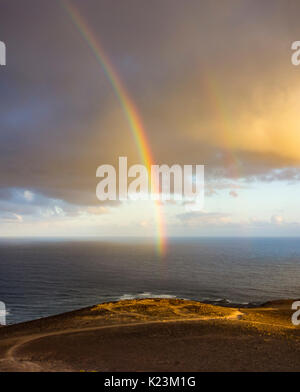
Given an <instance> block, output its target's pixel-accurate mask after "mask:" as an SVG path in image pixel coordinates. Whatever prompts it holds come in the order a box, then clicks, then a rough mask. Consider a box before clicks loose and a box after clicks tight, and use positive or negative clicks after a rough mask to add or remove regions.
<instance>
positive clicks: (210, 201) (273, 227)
mask: <svg viewBox="0 0 300 392" xmlns="http://www.w3.org/2000/svg"><path fill="white" fill-rule="evenodd" d="M70 3H71V4H72V7H74V9H76V10H77V12H78V13H79V14H80V16H81V18H82V19H83V20H84V21H85V24H86V25H87V26H88V28H89V30H90V31H91V32H92V34H93V35H94V37H95V40H96V41H97V42H99V44H100V45H101V46H102V48H103V50H104V52H105V53H106V56H107V58H109V61H110V62H111V64H113V66H114V69H115V70H116V73H117V75H118V77H119V79H120V80H121V81H122V83H123V84H124V86H126V91H127V93H128V94H129V96H130V97H131V100H132V102H134V105H135V107H136V108H137V111H138V113H139V116H140V118H141V120H142V122H143V124H144V128H145V131H146V135H147V139H148V141H149V148H150V149H151V151H152V155H153V159H154V162H155V163H156V164H168V165H173V164H179V165H185V164H192V165H196V164H198V165H205V200H204V207H203V209H202V210H195V209H193V208H191V206H190V205H188V204H186V203H184V202H172V201H169V202H165V203H163V204H162V206H161V213H162V214H163V220H164V222H165V229H166V233H167V235H168V236H298V235H300V209H299V208H298V203H299V191H300V184H299V180H300V175H299V165H300V152H299V147H300V115H299V102H300V89H299V82H300V66H299V67H296V66H294V65H292V63H291V55H292V51H291V44H292V42H294V41H297V40H300V24H299V20H298V19H299V18H298V15H299V12H300V3H299V1H298V0H289V1H283V0H281V1H278V0H259V1H257V0H227V1H226V2H223V1H220V0H219V1H216V0H211V1H202V0H197V1H194V0H186V1H181V0H152V1H146V0H115V1H111V0H84V1H83V0H73V1H70ZM63 5H64V3H63V1H62V0H53V1H47V0H27V1H26V2H21V1H18V0H0V40H1V41H3V42H4V43H5V44H6V50H7V64H6V66H1V67H0V88H1V91H0V163H1V170H0V236H1V237H6V236H9V237H14V236H110V237H111V236H147V237H151V236H154V235H155V219H154V210H153V202H151V201H129V202H126V201H125V202H124V201H123V202H120V201H115V202H114V201H107V202H100V201H99V200H98V199H97V197H96V186H97V183H98V181H99V180H98V179H97V178H96V169H97V167H98V166H99V165H102V164H112V165H114V166H116V165H117V162H118V157H119V156H127V157H128V162H129V165H132V164H137V163H142V162H141V158H140V155H139V150H138V148H137V145H136V143H135V141H134V138H133V135H132V132H131V130H130V125H129V123H128V119H127V118H126V116H125V115H124V111H123V108H122V107H121V105H120V101H119V100H118V98H117V97H116V94H115V91H114V89H113V88H112V84H111V82H110V81H109V78H108V77H107V73H105V71H104V69H103V67H102V66H101V65H100V64H99V61H97V59H96V57H95V55H94V53H93V51H92V50H91V47H90V46H89V44H88V42H87V41H86V40H85V39H84V38H83V36H82V34H81V33H80V31H79V30H78V28H77V27H76V26H75V25H74V23H73V22H72V19H71V17H70V15H69V14H68V12H66V10H65V8H64V6H63Z"/></svg>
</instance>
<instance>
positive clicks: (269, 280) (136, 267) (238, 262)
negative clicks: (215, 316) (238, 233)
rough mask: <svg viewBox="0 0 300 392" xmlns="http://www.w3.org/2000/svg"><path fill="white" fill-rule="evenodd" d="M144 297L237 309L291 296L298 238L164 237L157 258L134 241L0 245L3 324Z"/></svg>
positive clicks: (298, 265) (297, 284) (295, 292)
mask: <svg viewBox="0 0 300 392" xmlns="http://www.w3.org/2000/svg"><path fill="white" fill-rule="evenodd" d="M145 297H167V298H173V297H174V298H175V297H176V298H186V299H194V300H199V301H205V302H209V303H219V304H224V305H229V304H236V305H237V304H239V305H242V306H248V305H251V304H261V303H263V302H266V301H268V300H274V299H280V298H299V297H300V239H298V238H197V239H196V238H184V239H183V238H180V239H172V240H170V241H169V245H168V251H167V254H166V255H165V256H164V257H161V256H159V255H157V253H156V250H155V247H154V246H153V244H152V243H150V242H148V241H143V240H134V239H131V240H128V239H127V240H126V239H123V240H118V241H111V240H95V239H93V240H92V239H89V240H87V239H85V240H53V239H52V240H47V239H43V240H39V239H37V240H33V239H26V240H25V239H22V240H20V239H19V240H5V239H2V240H1V241H0V301H2V302H4V303H5V305H6V310H7V323H8V324H13V323H18V322H22V321H27V320H32V319H37V318H40V317H45V316H49V315H53V314H59V313H63V312H66V311H70V310H74V309H78V308H81V307H85V306H90V305H94V304H97V303H101V302H107V301H115V300H119V299H129V298H145Z"/></svg>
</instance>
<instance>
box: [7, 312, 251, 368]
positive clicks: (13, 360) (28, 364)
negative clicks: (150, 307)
mask: <svg viewBox="0 0 300 392" xmlns="http://www.w3.org/2000/svg"><path fill="white" fill-rule="evenodd" d="M242 316H243V313H242V312H240V311H238V310H236V311H234V312H233V313H232V314H231V315H229V316H221V317H208V316H203V317H197V318H196V317H191V318H187V317H184V318H183V317H181V318H178V319H167V320H154V321H151V320H149V321H141V322H130V323H124V324H116V325H102V326H98V327H87V328H70V329H65V330H63V331H55V332H47V333H39V334H33V335H28V336H25V337H23V338H20V339H19V340H18V341H17V342H16V343H15V344H13V345H12V346H11V347H10V348H9V349H8V350H7V351H6V353H5V356H4V357H3V358H2V359H0V362H2V363H4V364H5V365H6V367H8V368H11V369H13V370H14V371H23V372H41V371H47V368H45V367H43V366H41V365H38V364H37V363H35V362H33V361H26V360H22V359H18V358H17V357H16V354H17V351H18V350H19V349H20V348H21V347H22V346H24V345H26V344H28V343H32V342H34V341H35V340H38V339H43V338H47V337H50V336H62V335H68V334H77V333H78V334H79V333H82V332H93V331H99V330H106V329H112V328H123V327H135V326H142V325H149V324H161V323H164V324H166V323H170V324H171V323H177V322H185V321H188V322H191V321H195V322H199V321H208V320H240V318H241V317H242Z"/></svg>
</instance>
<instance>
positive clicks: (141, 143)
mask: <svg viewBox="0 0 300 392" xmlns="http://www.w3.org/2000/svg"><path fill="white" fill-rule="evenodd" d="M61 4H62V6H63V8H64V10H65V11H66V13H67V14H68V15H69V17H70V18H71V20H72V22H73V23H74V25H75V27H76V28H77V29H78V31H79V32H80V34H81V36H82V37H83V38H84V40H85V41H86V43H87V44H88V46H89V47H90V49H91V50H92V52H93V54H94V56H95V58H96V60H97V61H98V63H99V64H100V65H101V67H102V69H103V70H104V72H105V75H106V77H107V79H108V80H109V82H110V84H111V86H112V88H113V90H114V92H115V94H116V96H117V98H118V100H119V102H120V104H121V106H122V109H123V111H124V114H125V116H126V118H127V121H128V123H129V126H130V130H131V133H132V135H133V137H134V140H135V143H136V146H137V148H138V151H139V155H140V157H141V160H142V161H143V163H144V165H145V166H146V168H147V170H148V174H149V175H150V173H151V165H153V164H154V160H153V156H152V152H151V149H150V145H149V142H148V140H147V135H146V131H145V128H144V125H143V123H142V120H141V118H140V116H139V114H138V111H137V108H136V106H135V105H134V102H133V101H132V99H131V97H130V95H129V94H128V92H127V91H126V88H125V86H124V84H123V83H122V81H121V79H120V77H119V75H118V73H117V71H116V70H115V69H114V66H113V64H112V63H111V61H110V59H109V57H108V56H107V55H106V53H105V51H104V50H103V47H102V46H101V44H100V42H99V39H96V37H95V35H94V33H93V32H92V31H91V29H90V28H89V27H88V26H87V24H86V22H85V20H84V19H83V17H82V16H81V15H80V13H79V12H78V10H77V9H76V8H75V7H74V6H73V5H72V4H71V3H70V1H68V0H61ZM149 178H150V177H149ZM153 187H154V192H155V191H156V190H158V188H157V186H156V184H153ZM153 203H154V215H155V222H156V238H157V250H158V253H159V254H160V255H163V254H164V253H165V250H166V235H165V224H164V219H163V213H162V206H161V203H160V201H159V200H158V201H154V202H153Z"/></svg>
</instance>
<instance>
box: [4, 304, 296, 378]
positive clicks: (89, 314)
mask: <svg viewBox="0 0 300 392" xmlns="http://www.w3.org/2000/svg"><path fill="white" fill-rule="evenodd" d="M293 301H294V300H278V301H271V302H267V303H265V304H262V305H261V306H259V307H240V306H239V307H229V306H227V305H226V306H217V305H210V304H206V303H201V302H197V301H189V300H180V299H161V298H155V299H134V300H122V301H116V302H109V303H104V304H99V305H95V306H91V307H87V308H83V309H79V310H75V311H72V312H68V313H63V314H60V315H56V316H50V317H46V318H43V319H38V320H33V321H28V322H25V323H20V324H13V325H9V326H5V327H2V328H0V355H1V356H0V358H1V360H0V371H263V370H268V371H300V363H299V362H300V361H299V358H300V327H299V326H298V327H297V326H294V325H293V324H292V322H291V316H292V314H293V312H294V311H293V310H292V309H291V304H292V302H293Z"/></svg>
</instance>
